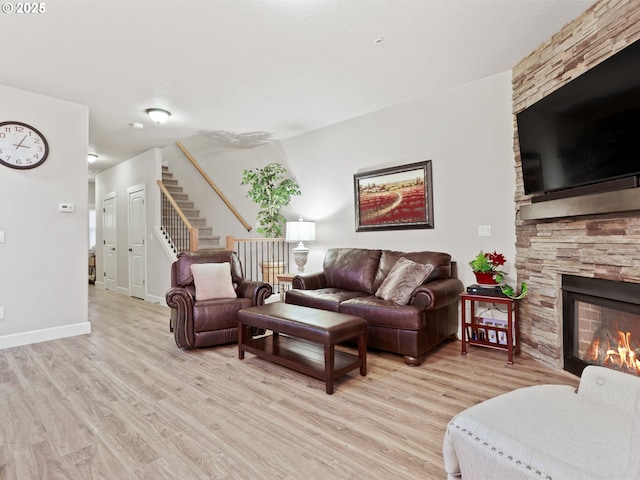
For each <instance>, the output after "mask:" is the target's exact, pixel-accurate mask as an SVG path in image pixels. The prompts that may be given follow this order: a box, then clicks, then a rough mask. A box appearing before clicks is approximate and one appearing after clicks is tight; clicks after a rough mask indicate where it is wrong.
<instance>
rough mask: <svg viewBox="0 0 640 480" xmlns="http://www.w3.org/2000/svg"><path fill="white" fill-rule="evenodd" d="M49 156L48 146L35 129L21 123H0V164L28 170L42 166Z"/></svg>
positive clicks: (42, 136)
mask: <svg viewBox="0 0 640 480" xmlns="http://www.w3.org/2000/svg"><path fill="white" fill-rule="evenodd" d="M47 155H49V144H47V140H46V139H45V138H44V135H42V134H41V133H40V132H39V131H38V130H37V129H35V128H33V127H32V126H31V125H27V124H26V123H21V122H0V163H1V164H2V165H5V166H7V167H11V168H20V169H28V168H35V167H37V166H39V165H41V164H42V162H44V161H45V160H46V159H47Z"/></svg>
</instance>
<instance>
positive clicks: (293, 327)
mask: <svg viewBox="0 0 640 480" xmlns="http://www.w3.org/2000/svg"><path fill="white" fill-rule="evenodd" d="M238 318H239V321H238V327H239V335H238V357H239V358H240V359H241V360H242V359H243V358H244V353H245V352H249V353H253V354H254V355H256V356H258V357H260V358H264V359H265V360H269V361H271V362H273V363H276V364H278V365H282V366H284V367H287V368H290V369H292V370H295V371H296V372H300V373H304V374H306V375H309V376H311V377H314V378H319V379H321V380H324V381H325V387H326V392H327V393H328V394H329V395H331V394H332V393H333V390H334V388H333V383H334V380H336V379H337V378H340V377H341V376H343V375H345V374H346V373H347V372H350V371H351V370H354V369H356V368H360V375H363V376H364V375H366V374H367V321H366V320H364V319H362V318H360V317H356V316H353V315H345V314H343V313H336V312H328V311H325V310H318V309H315V308H308V307H301V306H298V305H289V304H286V303H280V302H275V303H270V304H267V305H262V306H259V307H251V308H246V309H243V310H240V312H239V313H238ZM251 327H257V328H263V329H265V330H271V331H272V332H273V334H272V335H266V336H263V337H257V338H252V337H251V335H250V334H249V331H250V329H251ZM351 339H357V343H358V355H352V354H350V353H348V352H344V351H341V350H336V349H335V346H336V344H338V343H340V342H344V341H345V340H351Z"/></svg>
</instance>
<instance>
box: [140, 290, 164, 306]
mask: <svg viewBox="0 0 640 480" xmlns="http://www.w3.org/2000/svg"><path fill="white" fill-rule="evenodd" d="M144 299H145V301H146V302H149V303H159V304H160V305H164V306H165V307H166V306H167V301H166V300H165V298H164V297H158V296H157V295H151V294H150V293H147V294H146V295H145V297H144Z"/></svg>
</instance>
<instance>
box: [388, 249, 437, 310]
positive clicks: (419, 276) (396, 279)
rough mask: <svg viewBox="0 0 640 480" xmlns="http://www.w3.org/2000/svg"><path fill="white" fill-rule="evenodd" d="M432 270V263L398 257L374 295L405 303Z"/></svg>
mask: <svg viewBox="0 0 640 480" xmlns="http://www.w3.org/2000/svg"><path fill="white" fill-rule="evenodd" d="M432 271H433V265H430V264H426V265H425V264H422V263H416V262H412V261H411V260H407V259H406V258H404V257H402V258H400V259H399V260H398V261H397V262H396V263H395V265H394V266H393V267H392V268H391V271H389V275H387V278H385V279H384V281H383V282H382V285H380V288H378V291H377V292H376V297H380V298H382V299H384V300H391V301H392V302H394V303H397V304H398V305H406V304H407V303H409V300H410V299H411V293H413V291H414V290H415V289H416V287H417V286H418V285H422V282H424V280H425V279H426V278H427V277H428V276H429V274H430V273H431V272H432Z"/></svg>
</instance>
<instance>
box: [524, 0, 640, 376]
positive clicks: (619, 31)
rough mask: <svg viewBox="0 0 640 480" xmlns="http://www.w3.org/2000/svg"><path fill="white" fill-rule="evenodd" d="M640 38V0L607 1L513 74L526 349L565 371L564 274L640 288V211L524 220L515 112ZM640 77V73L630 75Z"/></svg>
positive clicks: (526, 200)
mask: <svg viewBox="0 0 640 480" xmlns="http://www.w3.org/2000/svg"><path fill="white" fill-rule="evenodd" d="M638 39H640V8H639V2H638V1H637V0H602V1H599V2H597V3H596V4H594V5H593V6H592V7H591V8H589V9H588V10H587V11H586V12H585V13H584V14H583V15H582V16H580V17H579V18H577V19H576V20H574V21H572V22H570V23H568V24H567V25H565V26H564V27H563V29H562V30H561V31H560V32H559V33H557V34H556V35H554V36H553V37H552V38H551V39H550V40H549V41H547V42H546V43H544V44H542V45H541V46H540V47H538V48H537V49H536V50H535V51H534V52H533V53H532V54H531V55H529V56H528V57H526V58H525V59H523V60H522V61H521V62H520V63H519V64H518V65H516V67H515V68H514V69H513V111H514V132H515V133H514V150H515V160H516V182H517V185H516V197H515V202H516V262H515V266H516V269H517V271H518V274H519V281H523V280H524V281H526V282H527V283H529V286H530V287H531V292H530V293H529V295H528V296H527V297H526V298H525V299H524V300H522V301H521V303H520V319H521V320H520V339H521V345H522V350H523V351H525V352H526V353H528V354H530V355H532V356H533V357H535V358H537V359H538V360H540V361H541V362H543V363H545V364H547V365H550V366H552V367H554V368H558V369H560V368H562V367H563V358H562V295H561V275H562V274H563V273H568V274H572V275H579V276H584V277H597V278H605V279H610V280H624V281H630V282H636V283H640V248H639V246H640V212H626V213H618V214H608V215H588V216H582V217H565V218H558V219H551V220H527V221H524V220H521V219H519V216H518V212H519V210H520V208H521V207H522V206H523V205H526V204H530V203H531V196H528V195H525V194H524V189H523V183H522V169H521V166H520V151H519V149H518V141H517V129H516V128H515V127H516V122H515V114H516V113H518V112H519V111H521V110H523V109H524V108H526V107H527V106H529V105H531V104H533V103H535V102H536V101H537V100H540V99H541V98H543V97H544V96H546V95H548V94H549V93H551V92H553V91H554V90H556V89H558V88H559V87H561V86H562V85H564V84H566V83H568V82H569V81H571V79H573V78H576V77H578V76H579V75H580V74H582V73H584V72H586V71H587V70H589V69H590V68H592V67H594V66H595V65H597V64H598V63H600V62H602V61H603V60H605V59H606V58H608V57H610V56H611V55H613V54H615V53H616V52H618V51H620V50H622V49H623V48H624V47H625V46H627V45H629V44H631V43H633V42H634V41H635V40H638ZM629 74H630V75H638V72H629Z"/></svg>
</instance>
